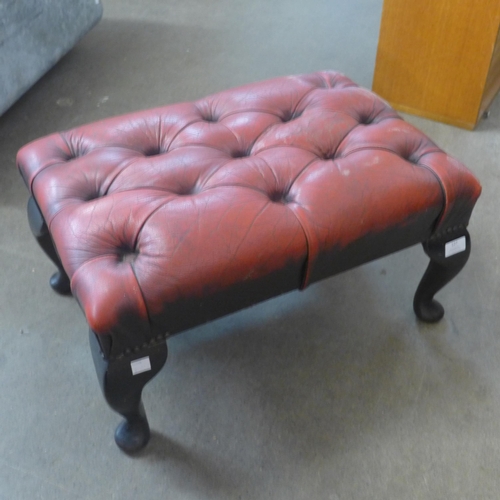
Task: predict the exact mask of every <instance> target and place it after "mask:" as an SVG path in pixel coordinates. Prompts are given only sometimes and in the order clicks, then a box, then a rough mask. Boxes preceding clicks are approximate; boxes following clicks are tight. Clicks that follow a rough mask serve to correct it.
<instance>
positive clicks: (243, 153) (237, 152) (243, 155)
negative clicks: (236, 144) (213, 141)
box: [231, 149, 251, 158]
mask: <svg viewBox="0 0 500 500" xmlns="http://www.w3.org/2000/svg"><path fill="white" fill-rule="evenodd" d="M250 155H251V151H247V150H242V149H239V150H235V151H231V158H246V157H247V156H250Z"/></svg>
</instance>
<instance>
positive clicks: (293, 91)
mask: <svg viewBox="0 0 500 500" xmlns="http://www.w3.org/2000/svg"><path fill="white" fill-rule="evenodd" d="M17 161H18V166H19V169H20V172H21V174H22V176H23V179H24V181H25V183H26V185H27V187H28V189H29V191H30V193H31V198H30V200H29V203H28V214H29V221H30V225H31V229H32V231H33V233H34V235H35V237H36V239H37V240H38V242H39V244H40V245H41V247H42V248H43V250H44V251H45V252H46V253H47V255H48V256H49V257H50V258H51V259H52V261H53V262H54V264H55V265H56V266H57V268H58V271H57V272H56V274H55V275H54V276H53V277H52V278H51V285H52V287H53V288H54V289H55V290H56V291H57V292H59V293H69V292H71V293H72V294H73V296H74V297H75V298H76V300H77V301H78V303H79V304H80V306H81V308H82V310H83V312H84V314H85V317H86V320H87V322H88V324H89V326H90V343H91V350H92V353H93V358H94V363H95V366H96V370H97V374H98V378H99V381H100V384H101V387H102V390H103V393H104V396H105V398H106V400H107V402H108V403H109V405H110V406H111V407H112V408H113V409H114V410H115V411H117V412H118V413H120V414H121V415H122V416H123V417H124V418H125V420H124V421H123V422H122V423H121V424H120V425H119V427H118V428H117V430H116V433H115V440H116V442H117V444H118V446H120V447H121V448H122V449H123V450H125V451H128V452H133V451H136V450H138V449H140V448H142V447H143V446H145V445H146V443H147V442H148V439H149V436H150V431H149V425H148V421H147V418H146V414H145V411H144V407H143V404H142V402H141V394H142V390H143V387H144V386H145V384H146V383H147V382H148V381H149V380H150V379H151V378H152V377H153V376H154V375H155V374H156V373H157V372H158V371H159V370H160V369H161V367H162V366H163V364H164V363H165V361H166V358H167V346H166V339H167V338H168V337H170V336H171V335H174V334H176V333H179V332H182V331H183V330H186V329H188V328H191V327H194V326H196V325H199V324H202V323H205V322H207V321H210V320H212V319H215V318H217V317H220V316H223V315H226V314H228V313H231V312H234V311H237V310H239V309H241V308H244V307H248V306H250V305H252V304H256V303H258V302H260V301H263V300H266V299H269V298H271V297H274V296H277V295H279V294H282V293H285V292H288V291H291V290H295V289H304V288H305V287H306V286H308V285H309V284H311V283H314V282H316V281H318V280H321V279H324V278H327V277H329V276H332V275H334V274H336V273H339V272H341V271H345V270H347V269H350V268H352V267H354V266H358V265H360V264H363V263H365V262H368V261H371V260H372V259H376V258H378V257H382V256H384V255H387V254H390V253H392V252H395V251H398V250H401V249H403V248H405V247H409V246H411V245H414V244H417V243H422V244H423V247H424V250H425V252H426V253H427V255H428V256H429V257H430V263H429V266H428V268H427V270H426V271H425V274H424V276H423V278H422V280H421V282H420V285H419V287H418V289H417V291H416V294H415V298H414V304H413V305H414V310H415V313H416V315H417V316H418V318H420V319H421V320H423V321H429V322H433V321H438V320H439V319H441V317H442V316H443V313H444V310H443V308H442V306H441V305H440V304H439V303H438V302H437V301H435V300H434V295H435V294H436V292H438V291H439V290H440V289H441V288H442V287H443V286H444V285H445V284H446V283H448V282H449V281H450V280H451V279H452V278H453V277H454V276H455V275H456V274H457V273H458V272H459V271H460V270H461V269H462V267H463V266H464V265H465V263H466V261H467V259H468V257H469V252H470V238H469V234H468V232H467V229H466V227H467V224H468V222H469V217H470V215H471V212H472V209H473V207H474V204H475V202H476V200H477V198H478V196H479V194H480V191H481V187H480V185H479V183H478V181H477V180H476V179H475V177H474V176H473V175H472V174H471V173H470V172H469V171H468V170H467V169H466V168H465V167H464V166H463V165H462V164H461V163H460V162H459V161H457V160H455V159H454V158H452V157H450V156H448V155H447V154H446V153H444V152H443V151H442V150H441V149H440V148H439V147H438V146H436V144H434V143H433V142H432V141H431V140H430V139H429V138H427V137H426V136H425V135H424V134H422V133H421V132H419V131H418V130H417V129H415V128H414V127H413V126H411V125H409V124H408V123H406V122H405V121H403V119H402V118H401V117H400V116H399V115H398V114H397V113H396V112H395V111H394V110H393V109H392V108H391V107H390V106H389V105H388V104H387V103H386V102H384V101H383V100H381V99H380V98H378V97H377V96H376V95H374V94H373V93H372V92H370V91H368V90H366V89H363V88H360V87H358V86H357V85H356V84H355V83H353V82H352V81H351V80H350V79H348V78H347V77H345V76H343V75H341V74H339V73H336V72H319V73H314V74H310V75H300V76H290V77H285V78H276V79H273V80H269V81H265V82H261V83H254V84H250V85H247V86H243V87H239V88H236V89H232V90H226V91H224V92H221V93H218V94H215V95H212V96H210V97H207V98H205V99H201V100H198V101H196V102H188V103H182V104H176V105H170V106H166V107H162V108H158V109H151V110H147V111H139V112H136V113H132V114H128V115H124V116H119V117H114V118H110V119H106V120H104V121H100V122H97V123H92V124H89V125H84V126H81V127H78V128H75V129H73V130H70V131H66V132H62V133H57V134H53V135H49V136H48V137H45V138H42V139H39V140H36V141H34V142H32V143H30V144H28V145H27V146H25V147H24V148H22V149H21V150H20V151H19V153H18V158H17Z"/></svg>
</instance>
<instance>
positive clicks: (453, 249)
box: [413, 229, 470, 323]
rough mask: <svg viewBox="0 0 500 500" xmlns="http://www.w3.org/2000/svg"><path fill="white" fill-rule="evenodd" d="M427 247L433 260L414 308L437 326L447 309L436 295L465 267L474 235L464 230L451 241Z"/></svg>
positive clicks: (427, 244) (433, 243) (414, 302)
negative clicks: (435, 298)
mask: <svg viewBox="0 0 500 500" xmlns="http://www.w3.org/2000/svg"><path fill="white" fill-rule="evenodd" d="M423 247H424V251H425V253H426V254H427V255H428V256H429V257H430V259H431V261H430V262H429V266H428V267H427V270H426V271H425V274H424V276H423V278H422V280H421V281H420V284H419V286H418V288H417V292H416V293H415V299H414V301H413V309H414V311H415V314H416V315H417V317H418V318H419V319H421V320H422V321H426V322H428V323H434V322H437V321H439V320H440V319H441V318H442V317H443V316H444V308H443V306H442V305H441V304H440V303H439V302H438V301H437V300H434V295H435V294H436V293H437V292H438V291H439V290H441V288H443V287H444V286H445V285H446V284H447V283H448V282H449V281H451V280H452V279H453V278H454V277H455V276H456V275H457V274H458V273H459V272H460V271H461V270H462V268H463V267H464V266H465V264H466V262H467V260H468V258H469V255H470V236H469V233H468V232H467V230H465V229H462V230H460V231H457V232H454V233H452V234H451V235H449V236H448V238H440V239H433V240H429V241H427V242H425V243H424V244H423Z"/></svg>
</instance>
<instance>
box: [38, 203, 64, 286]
mask: <svg viewBox="0 0 500 500" xmlns="http://www.w3.org/2000/svg"><path fill="white" fill-rule="evenodd" d="M28 220H29V223H30V228H31V232H32V233H33V236H34V237H35V238H36V241H37V242H38V244H39V245H40V247H41V248H42V250H43V251H44V252H45V254H46V255H47V256H48V257H49V259H50V260H51V261H52V262H53V263H54V264H55V265H56V267H57V271H56V272H55V273H54V274H53V275H52V277H51V278H50V286H51V287H52V288H53V289H54V290H55V291H56V292H57V293H59V294H61V295H68V294H69V293H71V286H70V280H69V278H68V275H67V274H66V271H65V270H64V268H63V266H62V264H61V260H60V259H59V255H57V252H56V249H55V248H54V243H53V242H52V238H51V237H50V234H49V229H48V227H47V224H46V223H45V220H44V218H43V215H42V213H41V212H40V208H38V205H37V203H36V201H35V199H34V198H33V197H30V199H29V201H28Z"/></svg>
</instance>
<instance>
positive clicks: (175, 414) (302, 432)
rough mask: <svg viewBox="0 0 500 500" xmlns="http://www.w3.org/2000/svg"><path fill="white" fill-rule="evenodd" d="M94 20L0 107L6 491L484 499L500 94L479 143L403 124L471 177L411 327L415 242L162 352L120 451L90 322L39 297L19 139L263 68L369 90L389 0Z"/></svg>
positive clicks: (0, 400) (0, 462)
mask: <svg viewBox="0 0 500 500" xmlns="http://www.w3.org/2000/svg"><path fill="white" fill-rule="evenodd" d="M104 8H105V15H104V18H103V19H102V21H101V23H100V24H99V25H98V26H97V27H96V28H95V29H94V30H93V31H92V32H90V33H89V34H88V35H87V36H86V37H85V38H84V39H83V40H82V41H81V42H80V43H79V44H78V45H77V46H76V47H75V48H74V50H72V51H71V52H70V53H69V54H68V55H67V56H65V57H64V58H63V60H61V61H60V62H59V64H57V66H56V67H54V68H53V70H51V71H50V72H49V73H48V74H47V75H46V76H45V77H43V78H42V79H41V80H40V81H39V82H38V83H37V84H36V85H35V86H34V87H33V88H32V89H31V90H30V91H29V92H28V93H27V94H26V95H25V96H24V97H23V98H22V99H21V100H20V101H18V102H17V103H16V104H15V105H14V106H13V107H12V108H11V109H10V110H9V111H8V112H6V113H5V114H4V115H3V116H2V117H0V220H1V221H2V222H1V224H2V226H1V231H0V257H1V266H0V277H1V280H0V387H1V390H0V499H1V500H4V499H8V500H24V499H26V500H28V499H29V500H32V499H110V498H116V499H124V500H128V499H130V500H132V499H133V500H142V499H144V500H149V499H154V500H157V499H212V498H213V499H307V500H309V499H325V500H348V499H349V500H351V499H352V500H364V499H366V500H379V499H380V500H393V499H394V500H401V499H411V500H413V499H453V500H460V499H464V500H465V499H467V500H471V499H497V498H499V495H500V494H499V491H500V452H499V449H500V363H499V360H500V335H499V334H500V331H499V330H500V328H499V324H500V314H499V312H498V303H499V282H500V276H499V269H500V267H499V260H498V256H499V241H500V240H499V236H498V230H499V223H498V215H497V214H498V212H500V196H499V195H498V193H500V177H499V171H500V170H499V162H498V158H499V157H500V103H499V102H498V100H497V101H496V102H495V103H494V105H493V107H492V113H491V117H490V118H489V119H488V120H486V121H484V122H482V123H481V124H480V125H479V127H478V129H477V130H476V131H475V132H467V131H463V130H459V129H456V128H453V127H449V126H446V125H443V124H439V123H434V122H430V121H426V120H423V119H418V118H415V117H411V116H407V117H406V118H407V119H408V120H409V121H410V122H411V123H413V124H415V125H417V126H418V127H419V128H421V129H422V130H423V131H424V132H426V133H427V134H428V135H430V136H431V137H432V138H433V139H434V140H435V141H436V142H437V143H438V144H439V145H440V146H441V147H443V148H444V149H445V150H447V151H448V152H449V153H451V154H453V155H455V156H457V157H458V158H460V159H461V160H462V161H463V162H464V163H465V164H467V165H468V166H469V167H470V168H471V169H472V170H473V171H474V172H475V173H476V175H477V176H478V177H479V178H480V180H481V181H482V183H483V186H484V191H483V195H482V197H481V198H480V200H479V203H478V206H477V208H476V210H475V213H474V214H473V218H472V222H471V226H470V233H471V236H472V242H473V249H472V255H471V258H470V260H469V263H468V264H467V266H466V268H465V269H464V270H463V271H462V272H461V274H460V275H459V276H458V277H457V278H456V279H455V280H454V281H453V282H452V283H451V284H450V285H449V286H448V287H447V288H445V289H444V290H443V291H442V292H441V293H440V295H439V297H440V300H441V301H442V302H443V304H444V305H445V307H446V316H445V318H444V319H443V320H442V321H441V322H440V323H438V324H436V325H424V324H421V323H419V322H418V321H417V320H416V319H415V317H414V315H413V312H412V307H411V303H412V298H413V293H414V290H415V289H416V286H417V284H418V281H419V279H420V277H421V275H422V273H423V271H424V268H425V266H426V263H427V259H426V257H425V255H424V253H423V251H422V249H421V248H418V247H414V248H411V249H408V250H406V251H403V252H400V253H398V254H395V255H392V256H389V257H386V258H384V259H381V260H379V261H376V262H372V263H370V264H368V265H365V266H362V267H360V268H357V269H355V270H352V271H350V272H348V273H344V274H341V275H339V276H336V277H334V278H332V279H329V280H326V281H324V282H321V283H319V284H316V285H314V286H312V287H311V288H309V289H308V290H307V291H305V292H302V293H299V292H297V293H292V294H289V295H286V296H283V297H280V298H278V299H275V300H272V301H269V302H267V303H264V304H262V305H259V306H256V307H254V308H251V309H249V310H245V311H243V312H240V313H238V314H234V315H232V316H229V317H226V318H224V319H221V320H218V321H216V322H213V323H211V324H208V325H206V326H203V327H199V328H196V329H194V330H191V331H189V332H185V333H183V334H181V335H179V336H177V337H175V338H173V339H171V340H170V341H169V348H170V357H169V360H168V361H167V365H166V366H165V368H164V369H163V371H162V372H161V373H160V374H159V375H158V376H157V377H156V378H155V379H154V380H153V381H152V382H151V383H150V384H149V385H148V386H147V388H146V390H145V394H144V400H145V405H146V407H147V410H148V414H149V418H150V423H151V426H152V428H153V429H154V433H153V437H152V440H151V443H150V445H149V447H148V448H147V449H146V450H145V451H144V452H142V453H141V454H140V455H139V456H137V457H135V458H130V457H128V456H126V455H124V454H122V453H121V452H120V451H119V450H118V448H117V447H116V446H115V444H114V442H113V436H112V433H113V429H114V427H115V425H116V424H117V423H118V421H119V418H118V416H117V415H116V414H114V413H113V412H112V411H111V410H109V409H108V407H107V406H106V404H105V402H104V400H103V398H102V395H101V393H100V389H99V387H98V383H97V379H96V376H95V373H94V368H93V364H92V360H91V356H90V352H89V349H88V340H87V328H86V324H85V321H84V319H83V315H82V314H81V311H80V310H79V308H78V306H77V304H76V303H75V301H74V300H73V299H71V298H61V297H58V296H56V295H55V294H54V293H52V292H51V290H50V289H49V288H48V283H47V280H48V277H49V275H50V274H51V272H52V271H53V267H52V265H51V264H50V262H49V261H48V260H47V259H46V258H45V257H44V255H43V254H42V252H41V251H40V250H39V249H38V248H37V246H36V244H35V242H34V240H33V239H32V237H31V234H30V231H29V228H28V224H27V222H26V216H25V205H26V201H27V191H26V189H25V187H24V185H23V184H22V182H21V179H20V177H19V176H18V174H17V172H16V168H15V154H16V151H17V150H18V148H19V147H21V146H22V145H23V144H25V143H26V142H28V141H30V140H32V139H35V138H36V137H39V136H42V135H45V134H48V133H50V132H53V131H56V130H62V129H67V128H70V127H73V126H76V125H78V124H81V123H85V122H89V121H93V120H96V119H99V118H103V117H107V116H110V115H115V114H119V113H125V112H128V111H132V110H136V109H139V108H146V107H152V106H156V105H162V104H167V103H171V102H176V101H183V100H189V99H194V98H198V97H202V96H204V95H206V94H208V93H211V92H214V91H218V90H222V89H224V88H228V87H231V86H234V85H237V84H242V83H246V82H251V81H256V80H260V79H263V78H267V77H272V76H277V75H283V74H293V73H304V72H309V71H314V70H320V69H337V70H340V71H342V72H345V73H346V74H347V75H349V76H350V77H352V78H353V79H354V80H356V81H357V82H358V83H360V84H362V85H364V86H366V87H370V86H371V81H372V77H373V68H374V61H375V54H376V46H377V39H378V30H379V22H380V13H381V8H382V1H381V0H349V1H347V0H328V1H327V0H310V1H309V2H302V1H299V0H288V1H285V0H277V1H273V2H269V1H264V0H254V1H252V2H247V1H245V2H244V1H230V0H218V1H214V2H203V1H201V0H182V1H180V0H171V1H170V2H163V1H161V0H142V1H141V2H136V1H132V0H107V1H105V3H104Z"/></svg>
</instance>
